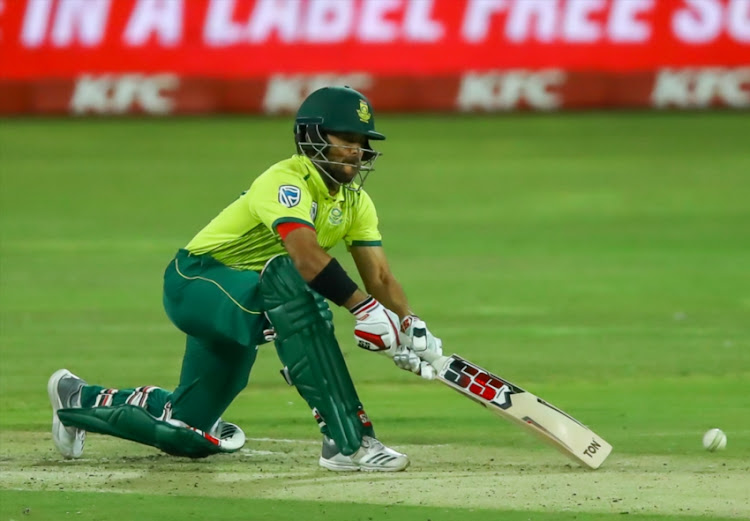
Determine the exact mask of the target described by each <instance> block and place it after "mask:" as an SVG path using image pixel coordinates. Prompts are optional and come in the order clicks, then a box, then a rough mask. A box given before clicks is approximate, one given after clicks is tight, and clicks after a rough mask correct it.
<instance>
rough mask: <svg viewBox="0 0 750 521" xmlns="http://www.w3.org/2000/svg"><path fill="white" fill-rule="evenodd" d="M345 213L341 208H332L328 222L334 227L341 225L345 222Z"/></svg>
mask: <svg viewBox="0 0 750 521" xmlns="http://www.w3.org/2000/svg"><path fill="white" fill-rule="evenodd" d="M343 217H344V212H342V211H341V208H335V207H334V208H331V213H329V214H328V222H329V223H331V224H333V225H334V226H336V225H339V224H341V222H342V221H343V220H344V219H343Z"/></svg>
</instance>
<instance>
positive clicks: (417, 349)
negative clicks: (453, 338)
mask: <svg viewBox="0 0 750 521" xmlns="http://www.w3.org/2000/svg"><path fill="white" fill-rule="evenodd" d="M401 332H402V335H401V340H402V343H404V344H405V345H406V347H408V348H409V349H411V350H412V351H414V353H416V354H417V356H419V358H421V359H422V360H424V361H426V362H430V363H432V362H435V361H436V360H437V359H438V358H440V357H441V356H443V342H442V341H441V340H440V339H439V338H437V337H436V336H435V335H433V334H432V333H430V330H429V329H427V324H425V323H424V320H422V319H421V318H419V317H418V316H416V315H407V316H405V317H404V319H403V320H402V321H401Z"/></svg>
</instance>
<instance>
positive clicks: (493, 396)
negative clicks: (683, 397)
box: [434, 355, 612, 469]
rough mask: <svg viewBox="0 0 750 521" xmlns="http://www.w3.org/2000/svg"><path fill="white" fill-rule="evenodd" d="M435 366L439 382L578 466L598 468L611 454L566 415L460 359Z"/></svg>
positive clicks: (444, 360)
mask: <svg viewBox="0 0 750 521" xmlns="http://www.w3.org/2000/svg"><path fill="white" fill-rule="evenodd" d="M434 365H435V366H436V367H438V368H440V369H439V370H438V380H439V381H440V382H442V383H443V384H445V385H447V386H449V387H451V388H452V389H454V390H456V391H458V392H459V393H461V394H463V395H464V396H468V397H469V398H471V399H473V400H474V401H476V402H479V403H480V404H481V405H483V406H485V407H487V408H488V409H489V410H491V411H492V412H493V413H495V414H497V415H498V416H500V417H502V418H505V419H506V420H510V421H512V422H514V423H516V424H518V425H520V426H521V427H523V428H524V429H525V430H527V431H528V432H530V433H531V434H534V435H536V436H538V437H539V438H541V439H542V440H543V441H545V442H547V443H549V444H550V445H552V446H553V447H555V448H556V449H557V450H559V451H560V452H562V453H563V454H564V455H566V456H568V457H569V458H571V459H572V460H573V461H575V462H577V463H579V464H581V465H584V466H586V467H588V468H591V469H597V468H599V467H600V466H601V464H602V463H604V460H605V459H607V456H609V454H610V452H612V445H610V444H609V443H607V442H606V441H605V440H604V439H603V438H602V437H600V436H598V435H597V434H595V433H594V432H593V431H591V429H589V428H588V427H586V426H585V425H583V424H582V423H581V422H579V421H578V420H576V419H575V418H573V417H572V416H570V415H569V414H567V413H566V412H564V411H562V410H560V409H558V408H557V407H555V406H554V405H552V404H550V403H548V402H546V401H545V400H543V399H541V398H539V397H538V396H536V395H534V394H532V393H530V392H528V391H525V390H524V389H522V388H520V387H518V386H517V385H514V384H512V383H510V382H509V381H507V380H505V379H503V378H500V377H499V376H496V375H494V374H492V373H490V372H488V371H486V370H485V369H482V368H481V367H479V366H478V365H475V364H473V363H471V362H469V361H468V360H464V359H463V358H461V357H460V356H457V355H452V356H449V357H442V358H441V359H440V360H439V361H436V362H435V363H434Z"/></svg>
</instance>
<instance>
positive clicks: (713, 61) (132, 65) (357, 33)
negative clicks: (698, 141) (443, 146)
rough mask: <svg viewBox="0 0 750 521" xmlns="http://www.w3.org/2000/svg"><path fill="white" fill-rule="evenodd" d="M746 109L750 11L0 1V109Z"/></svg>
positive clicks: (488, 0) (720, 2) (733, 7)
mask: <svg viewBox="0 0 750 521" xmlns="http://www.w3.org/2000/svg"><path fill="white" fill-rule="evenodd" d="M340 82H348V83H350V84H352V85H353V86H357V87H359V88H360V89H362V90H364V91H365V92H366V93H367V94H368V95H370V96H371V97H373V101H374V102H377V104H378V105H379V106H380V107H382V108H384V109H385V110H488V111H492V110H514V109H525V108H528V109H540V110H549V109H557V108H580V107H592V106H656V107H669V106H674V107H702V106H714V105H725V106H732V107H745V106H748V105H750V0H0V113H27V112H34V113H40V112H41V113H46V112H53V113H67V112H73V113H86V112H105V113H106V112H115V113H122V112H131V111H136V112H138V111H140V112H149V113H157V114H158V113H171V112H212V111H248V112H277V111H288V110H293V108H294V105H295V103H298V102H299V98H300V96H304V94H306V92H308V91H309V90H310V89H311V88H314V87H316V86H319V85H322V84H328V83H340Z"/></svg>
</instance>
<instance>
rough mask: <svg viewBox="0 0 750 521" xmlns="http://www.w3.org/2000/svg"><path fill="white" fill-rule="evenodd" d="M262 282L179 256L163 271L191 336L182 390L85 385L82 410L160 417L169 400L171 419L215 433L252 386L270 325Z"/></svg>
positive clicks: (174, 308) (174, 317) (168, 304)
mask: <svg viewBox="0 0 750 521" xmlns="http://www.w3.org/2000/svg"><path fill="white" fill-rule="evenodd" d="M258 282H259V274H258V273H257V272H254V271H242V270H235V269H232V268H229V267H227V266H225V265H224V264H221V263H220V262H218V261H216V260H215V259H214V258H212V257H211V256H209V255H194V254H192V253H190V252H188V251H187V250H180V251H178V252H177V255H176V256H175V258H174V259H173V260H172V262H170V263H169V265H168V267H167V269H166V271H165V273H164V309H165V310H166V312H167V315H168V316H169V318H170V320H171V321H172V322H173V323H174V324H175V325H176V326H177V327H178V328H179V329H180V330H181V331H183V332H184V333H185V334H186V335H187V342H186V346H185V356H184V358H183V362H182V372H181V374H180V381H179V385H178V386H177V388H176V389H175V390H174V392H168V391H166V390H164V389H160V388H157V387H152V386H145V387H137V388H133V389H111V388H106V387H101V386H94V385H90V386H86V387H84V388H83V391H82V394H81V406H82V407H96V406H117V405H124V404H130V405H138V406H140V407H143V408H144V409H146V410H147V411H148V412H149V414H151V415H153V416H154V417H156V418H159V417H161V416H162V414H163V413H164V407H165V405H166V404H167V403H169V404H170V405H171V417H172V418H175V419H178V420H181V421H183V422H185V423H187V424H188V425H190V426H192V427H195V428H197V429H200V430H203V431H206V432H207V431H209V430H210V429H211V427H212V426H213V424H214V423H215V422H216V420H218V419H219V417H220V416H221V414H222V413H223V412H224V411H225V410H226V409H227V407H228V406H229V404H230V403H231V402H232V400H234V398H235V397H236V396H237V395H238V394H239V393H240V391H242V389H244V388H245V386H246V385H247V382H248V378H249V375H250V370H251V369H252V366H253V363H254V362H255V357H256V354H257V349H258V348H257V346H258V345H259V344H261V343H263V342H264V339H263V329H264V328H266V327H269V325H270V324H269V323H268V321H267V320H266V318H265V316H264V314H263V305H262V299H261V296H260V291H259V288H258ZM146 356H147V355H146Z"/></svg>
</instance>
